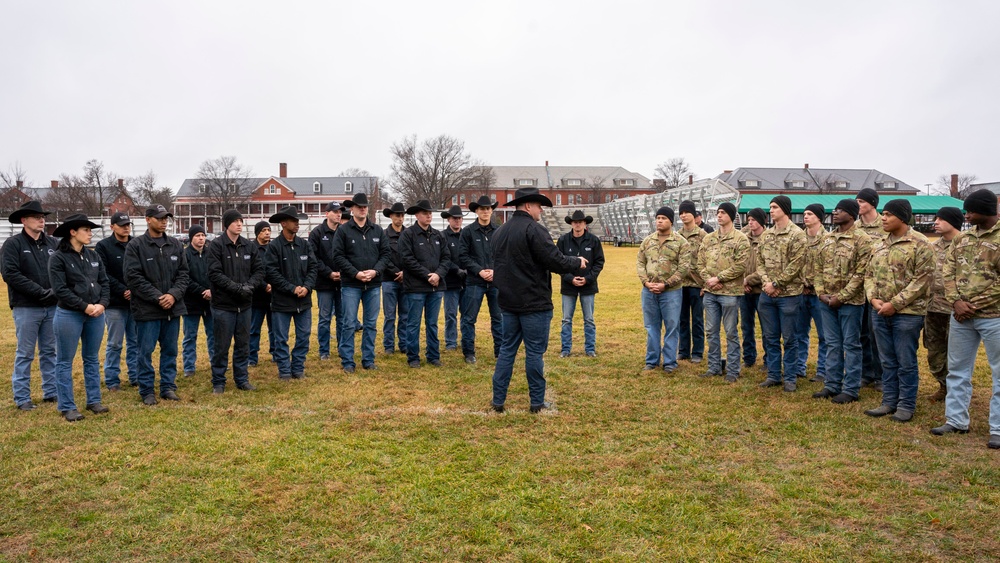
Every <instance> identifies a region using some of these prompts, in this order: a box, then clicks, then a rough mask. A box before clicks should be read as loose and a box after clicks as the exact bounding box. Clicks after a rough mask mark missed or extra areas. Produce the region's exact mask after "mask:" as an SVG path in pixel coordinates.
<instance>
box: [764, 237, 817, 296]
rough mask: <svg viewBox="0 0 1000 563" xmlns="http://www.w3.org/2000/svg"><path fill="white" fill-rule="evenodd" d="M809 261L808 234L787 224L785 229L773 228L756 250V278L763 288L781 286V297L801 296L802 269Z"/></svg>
mask: <svg viewBox="0 0 1000 563" xmlns="http://www.w3.org/2000/svg"><path fill="white" fill-rule="evenodd" d="M805 260H806V233H805V232H804V231H803V230H802V229H800V228H799V226H798V225H796V224H795V223H792V222H791V221H789V222H788V225H786V226H785V228H783V229H778V228H777V227H771V228H770V229H767V230H765V231H764V234H762V235H760V245H759V246H758V247H757V274H758V275H759V276H760V281H761V285H765V284H768V283H770V282H775V283H777V284H778V285H780V286H781V292H780V293H779V294H778V297H794V296H796V295H802V267H803V266H805Z"/></svg>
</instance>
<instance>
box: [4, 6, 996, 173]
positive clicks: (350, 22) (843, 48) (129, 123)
mask: <svg viewBox="0 0 1000 563" xmlns="http://www.w3.org/2000/svg"><path fill="white" fill-rule="evenodd" d="M0 20H2V21H3V22H4V24H5V25H4V26H3V27H4V41H3V47H2V48H3V55H2V56H0V76H3V78H4V87H3V89H2V90H0V111H2V115H3V119H2V121H0V123H2V131H3V133H2V134H0V168H7V167H8V166H10V165H12V164H13V163H15V162H19V163H20V165H21V167H22V168H24V169H25V170H26V171H27V173H28V178H29V179H30V180H31V182H32V183H33V184H34V185H48V181H49V180H51V179H55V178H57V177H58V175H59V174H60V173H79V172H80V171H81V169H82V167H83V164H84V163H85V162H86V161H87V160H88V159H91V158H96V159H99V160H102V161H103V162H104V163H105V165H106V166H107V168H108V169H110V170H112V171H115V172H117V173H118V174H119V175H122V176H133V175H138V174H141V173H143V172H146V171H147V170H153V171H154V172H155V173H156V174H157V175H158V177H159V181H160V183H161V184H162V185H166V186H170V187H172V188H174V190H176V189H177V188H178V187H179V186H180V183H181V182H182V181H183V179H184V178H188V177H192V176H194V173H195V171H196V170H197V168H198V165H199V164H200V163H201V162H202V161H204V160H206V159H209V158H215V157H218V156H222V155H235V156H236V157H237V158H238V159H239V160H240V161H241V162H243V163H245V164H248V165H249V166H251V167H252V168H253V170H254V172H255V173H256V174H258V175H261V176H267V175H272V174H274V175H277V173H278V163H279V162H287V163H288V166H289V175H291V176H333V175H336V174H338V173H339V172H340V171H342V170H344V169H346V168H349V167H359V168H364V169H367V170H370V171H371V172H373V173H375V174H378V175H386V174H388V172H389V166H390V156H389V147H390V145H391V144H392V143H393V142H395V141H397V140H399V139H401V138H403V137H404V136H406V135H411V134H416V135H417V136H418V137H420V138H426V137H431V136H436V135H439V134H442V133H444V134H448V135H451V136H454V137H457V138H459V139H462V140H463V141H465V146H466V149H467V150H468V151H469V152H470V153H472V155H473V156H475V157H477V158H480V159H482V160H484V161H486V162H488V163H490V164H493V165H519V164H520V165H541V164H544V162H545V161H546V160H548V161H550V163H551V164H553V165H620V166H623V167H625V168H627V169H629V170H632V171H634V172H639V173H641V174H644V175H646V176H647V177H652V176H653V169H654V167H655V166H656V165H657V164H658V163H660V162H662V161H664V160H666V159H669V158H671V157H684V158H686V159H687V160H688V161H689V162H690V164H691V167H692V169H693V171H694V172H696V173H697V175H698V177H710V176H715V175H716V174H718V173H720V172H722V170H724V169H732V168H736V167H740V166H746V167H752V166H775V167H800V166H802V164H803V163H806V162H808V163H809V164H810V165H811V166H812V167H815V168H836V167H842V168H876V169H878V170H881V171H882V172H885V173H888V174H892V175H894V176H896V177H898V178H900V179H901V180H903V181H905V182H907V183H909V184H911V185H914V186H916V187H919V188H921V189H923V186H924V184H926V183H933V182H936V180H937V178H938V177H939V176H941V175H942V174H948V173H952V172H957V173H969V174H976V175H977V176H978V177H979V179H980V181H1000V158H998V154H1000V150H998V149H1000V143H998V140H997V139H998V131H1000V128H998V125H1000V103H998V102H997V99H998V97H1000V33H998V32H997V22H1000V2H996V1H962V0H956V1H953V2H945V1H925V0H919V1H914V0H906V1H897V2H888V1H886V2H883V1H839V2H824V3H822V4H821V3H819V2H802V1H787V2H786V1H781V2H779V1H754V2H745V1H729V2H724V1H716V2H710V1H701V2H694V1H691V2H666V1H658V2H654V1H644V2H630V1H622V0H617V1H614V2H608V1H606V0H603V1H600V2H597V1H573V2H545V1H540V0H534V1H524V2H490V3H485V2H474V1H468V0H466V1H461V2H435V1H425V2H413V1H406V2H398V1H386V0H382V1H380V2H350V3H347V2H295V1H284V2H260V1H247V0H241V1H239V2H216V1H211V2H204V1H197V2H188V1H170V2H145V1H143V2H134V1H122V2H110V1H100V2H97V1H86V0H73V1H38V2H28V1H17V0H0Z"/></svg>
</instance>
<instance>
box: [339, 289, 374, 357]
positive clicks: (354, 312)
mask: <svg viewBox="0 0 1000 563" xmlns="http://www.w3.org/2000/svg"><path fill="white" fill-rule="evenodd" d="M381 289H382V287H381V285H377V286H374V287H369V288H368V289H361V288H360V287H349V286H344V287H342V288H340V295H341V297H342V298H343V300H344V321H343V323H344V335H343V338H342V339H341V340H340V349H339V351H340V364H341V365H342V366H343V367H345V368H347V367H354V366H355V364H354V333H356V332H357V331H358V308H359V307H362V308H364V312H363V313H362V314H363V316H364V321H363V325H362V326H363V327H364V333H363V334H362V335H361V365H363V366H371V365H375V333H376V332H378V325H377V323H378V305H379V293H380V290H381Z"/></svg>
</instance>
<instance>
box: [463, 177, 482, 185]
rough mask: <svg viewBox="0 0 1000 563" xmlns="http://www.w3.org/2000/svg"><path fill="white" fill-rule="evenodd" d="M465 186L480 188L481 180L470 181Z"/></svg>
mask: <svg viewBox="0 0 1000 563" xmlns="http://www.w3.org/2000/svg"><path fill="white" fill-rule="evenodd" d="M465 185H466V186H478V185H479V180H477V179H475V178H473V179H471V180H469V181H468V182H466V184H465Z"/></svg>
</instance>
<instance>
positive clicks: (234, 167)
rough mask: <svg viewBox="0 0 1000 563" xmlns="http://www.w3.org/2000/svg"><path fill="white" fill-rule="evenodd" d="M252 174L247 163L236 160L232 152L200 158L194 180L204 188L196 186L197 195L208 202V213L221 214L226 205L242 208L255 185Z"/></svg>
mask: <svg viewBox="0 0 1000 563" xmlns="http://www.w3.org/2000/svg"><path fill="white" fill-rule="evenodd" d="M252 176H253V171H252V170H251V169H250V167H248V166H244V165H243V164H240V163H239V162H238V161H237V160H236V157H235V156H220V157H219V158H214V159H211V160H206V161H205V162H202V163H201V166H199V167H198V171H197V172H196V173H195V178H196V180H195V181H196V182H197V183H198V184H200V186H204V187H205V189H204V192H201V191H200V190H199V195H201V196H203V197H204V198H205V200H206V201H207V202H208V203H209V210H208V211H209V214H210V215H221V214H222V213H223V212H224V211H225V210H227V209H242V208H244V207H245V206H246V205H247V203H248V202H249V201H250V198H251V197H252V196H253V192H254V190H256V189H257V187H258V183H257V180H256V179H255V178H253V177H252ZM200 186H199V188H200Z"/></svg>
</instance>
